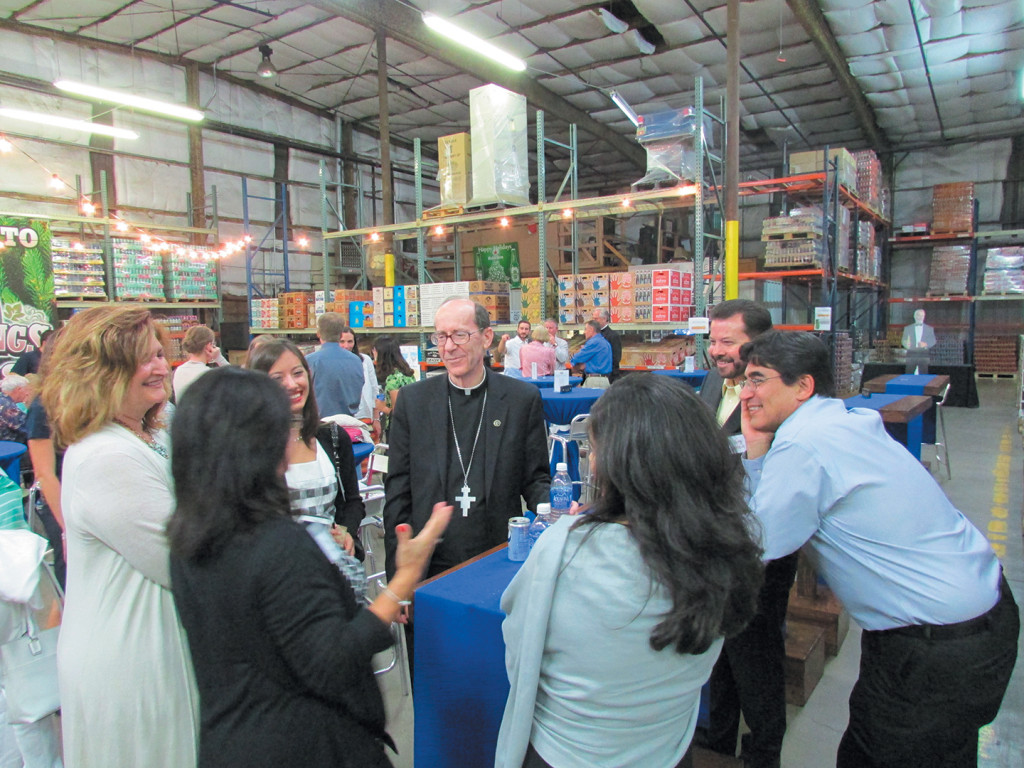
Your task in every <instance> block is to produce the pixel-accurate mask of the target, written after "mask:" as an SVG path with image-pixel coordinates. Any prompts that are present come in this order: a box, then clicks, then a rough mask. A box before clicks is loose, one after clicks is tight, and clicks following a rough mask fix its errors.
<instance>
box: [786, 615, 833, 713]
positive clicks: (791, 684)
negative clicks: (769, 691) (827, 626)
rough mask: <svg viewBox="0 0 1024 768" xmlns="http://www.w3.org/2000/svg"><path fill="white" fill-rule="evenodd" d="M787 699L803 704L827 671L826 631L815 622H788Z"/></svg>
mask: <svg viewBox="0 0 1024 768" xmlns="http://www.w3.org/2000/svg"><path fill="white" fill-rule="evenodd" d="M785 670H786V703H787V704H795V705H796V706H798V707H802V706H803V705H804V704H806V703H807V700H808V699H809V698H810V697H811V693H812V692H813V691H814V687H815V686H816V685H817V684H818V681H819V680H821V676H822V674H823V673H824V671H825V631H824V630H823V629H822V628H821V627H819V626H817V625H816V624H805V623H804V622H802V621H787V622H786V661H785Z"/></svg>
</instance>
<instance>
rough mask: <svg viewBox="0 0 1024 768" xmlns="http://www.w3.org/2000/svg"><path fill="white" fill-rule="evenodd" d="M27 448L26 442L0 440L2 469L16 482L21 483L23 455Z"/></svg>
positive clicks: (0, 464) (0, 467) (0, 465)
mask: <svg viewBox="0 0 1024 768" xmlns="http://www.w3.org/2000/svg"><path fill="white" fill-rule="evenodd" d="M27 450H28V448H27V447H26V446H25V444H24V443H18V442H15V441H13V440H0V469H3V471H4V472H6V473H7V476H8V477H9V478H11V480H13V481H14V482H16V483H21V457H22V456H23V455H24V454H25V451H27Z"/></svg>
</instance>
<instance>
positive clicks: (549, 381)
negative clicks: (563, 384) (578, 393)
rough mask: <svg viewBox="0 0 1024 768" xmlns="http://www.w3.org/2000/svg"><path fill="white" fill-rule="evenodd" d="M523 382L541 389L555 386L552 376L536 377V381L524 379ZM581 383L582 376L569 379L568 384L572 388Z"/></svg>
mask: <svg viewBox="0 0 1024 768" xmlns="http://www.w3.org/2000/svg"><path fill="white" fill-rule="evenodd" d="M523 381H525V382H526V383H527V384H533V385H534V386H535V387H539V388H541V389H551V388H552V387H554V386H555V377H554V376H538V377H537V378H536V379H531V378H524V379H523ZM582 381H583V377H582V376H570V377H569V383H570V384H571V385H572V386H574V387H575V386H577V385H579V384H580V383H582Z"/></svg>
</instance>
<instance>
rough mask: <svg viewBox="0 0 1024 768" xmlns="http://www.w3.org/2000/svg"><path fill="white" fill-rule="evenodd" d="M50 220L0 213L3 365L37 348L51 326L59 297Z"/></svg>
mask: <svg viewBox="0 0 1024 768" xmlns="http://www.w3.org/2000/svg"><path fill="white" fill-rule="evenodd" d="M50 241H51V233H50V225H49V223H48V222H45V221H35V220H32V219H22V218H15V217H11V216H0V368H2V369H3V372H4V373H5V374H6V373H7V371H8V370H9V369H10V367H11V366H12V365H13V364H14V361H15V360H17V359H18V358H19V357H21V355H22V354H24V353H25V352H28V351H29V350H32V349H39V346H40V343H39V337H40V335H42V333H43V331H46V330H49V329H50V328H52V327H53V320H54V312H55V310H56V303H55V301H56V297H55V295H54V292H53V260H52V256H51V250H50Z"/></svg>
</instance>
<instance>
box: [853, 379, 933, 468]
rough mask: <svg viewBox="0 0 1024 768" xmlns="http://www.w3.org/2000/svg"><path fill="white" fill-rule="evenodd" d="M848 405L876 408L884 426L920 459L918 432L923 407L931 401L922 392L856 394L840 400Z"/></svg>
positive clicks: (930, 404) (926, 407) (927, 406)
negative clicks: (909, 393)
mask: <svg viewBox="0 0 1024 768" xmlns="http://www.w3.org/2000/svg"><path fill="white" fill-rule="evenodd" d="M843 402H844V403H846V407H847V409H849V408H869V409H871V410H875V411H878V412H879V414H880V415H881V416H882V421H883V422H885V430H886V432H888V433H889V434H890V435H892V436H893V438H895V439H896V440H898V441H900V442H901V443H903V445H905V446H907V450H908V451H910V452H911V453H912V454H913V456H914V458H915V459H917V460H918V461H920V460H921V434H922V430H923V426H924V419H923V418H922V416H923V414H924V413H925V411H927V410H928V409H929V408H931V407H932V406H933V405H934V404H935V401H934V400H932V398H930V397H926V396H925V395H874V394H867V395H856V396H854V397H847V398H846V399H844V400H843Z"/></svg>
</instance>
